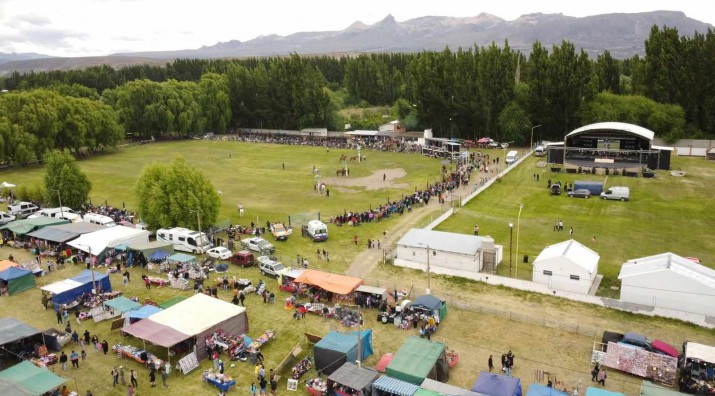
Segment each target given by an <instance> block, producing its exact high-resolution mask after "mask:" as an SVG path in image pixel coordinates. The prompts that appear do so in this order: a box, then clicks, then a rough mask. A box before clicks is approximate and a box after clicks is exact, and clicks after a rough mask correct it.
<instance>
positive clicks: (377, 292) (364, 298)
mask: <svg viewBox="0 0 715 396" xmlns="http://www.w3.org/2000/svg"><path fill="white" fill-rule="evenodd" d="M387 294H388V293H387V290H386V289H383V288H381V287H375V286H367V285H360V286H358V288H357V289H355V304H357V305H359V306H361V307H366V308H379V307H380V305H381V304H382V303H383V302H386V301H387Z"/></svg>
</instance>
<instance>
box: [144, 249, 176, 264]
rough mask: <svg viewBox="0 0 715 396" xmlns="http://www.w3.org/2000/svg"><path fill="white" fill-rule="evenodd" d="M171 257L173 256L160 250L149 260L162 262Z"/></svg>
mask: <svg viewBox="0 0 715 396" xmlns="http://www.w3.org/2000/svg"><path fill="white" fill-rule="evenodd" d="M169 256H171V254H169V253H167V252H165V251H163V250H161V249H160V250H157V251H156V252H154V253H152V254H151V255H150V256H149V260H152V261H161V260H163V259H165V258H167V257H169Z"/></svg>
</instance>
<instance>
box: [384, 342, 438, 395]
mask: <svg viewBox="0 0 715 396" xmlns="http://www.w3.org/2000/svg"><path fill="white" fill-rule="evenodd" d="M387 375H389V376H390V377H394V378H397V379H401V380H403V381H407V382H410V383H413V384H415V385H419V384H421V383H422V381H424V380H425V378H430V379H433V380H437V381H440V382H447V380H449V365H448V364H447V356H446V353H445V346H444V344H443V343H441V342H432V341H428V340H425V339H422V338H419V337H416V336H410V337H409V338H408V339H407V340H406V341H405V342H404V343H403V344H402V346H401V347H400V349H399V350H398V351H397V353H396V354H395V356H394V357H393V358H392V361H391V362H390V364H389V365H388V366H387Z"/></svg>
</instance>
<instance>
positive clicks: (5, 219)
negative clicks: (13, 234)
mask: <svg viewBox="0 0 715 396" xmlns="http://www.w3.org/2000/svg"><path fill="white" fill-rule="evenodd" d="M13 220H15V216H13V215H11V214H7V213H5V212H0V225H2V224H7V223H9V222H11V221H13Z"/></svg>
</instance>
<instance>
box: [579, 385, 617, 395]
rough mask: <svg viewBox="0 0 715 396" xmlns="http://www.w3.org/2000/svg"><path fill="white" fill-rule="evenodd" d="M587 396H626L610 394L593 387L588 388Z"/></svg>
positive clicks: (615, 393)
mask: <svg viewBox="0 0 715 396" xmlns="http://www.w3.org/2000/svg"><path fill="white" fill-rule="evenodd" d="M585 396H626V395H625V394H623V393H618V392H610V391H607V390H605V389H601V388H594V387H592V386H589V387H588V388H586V395H585Z"/></svg>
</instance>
